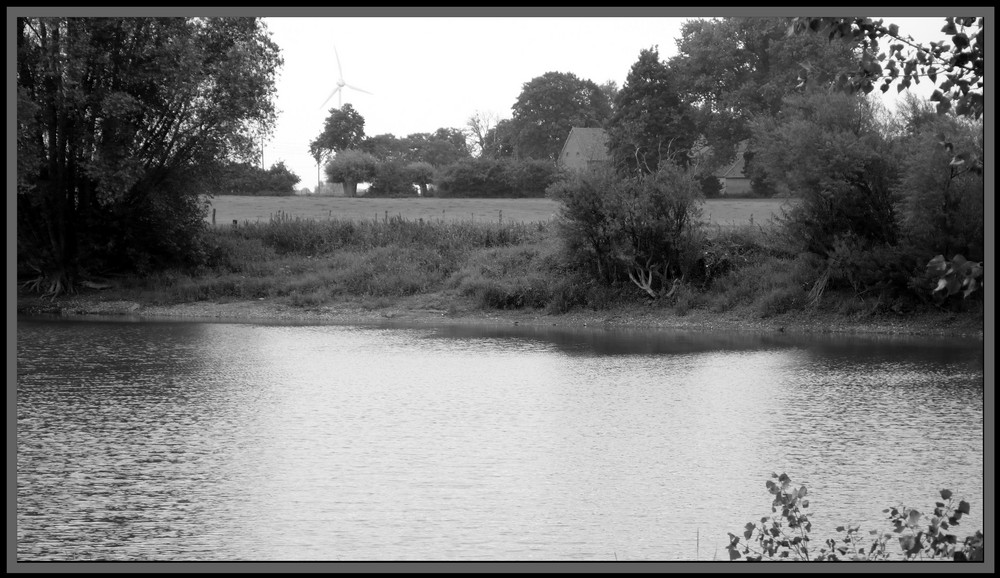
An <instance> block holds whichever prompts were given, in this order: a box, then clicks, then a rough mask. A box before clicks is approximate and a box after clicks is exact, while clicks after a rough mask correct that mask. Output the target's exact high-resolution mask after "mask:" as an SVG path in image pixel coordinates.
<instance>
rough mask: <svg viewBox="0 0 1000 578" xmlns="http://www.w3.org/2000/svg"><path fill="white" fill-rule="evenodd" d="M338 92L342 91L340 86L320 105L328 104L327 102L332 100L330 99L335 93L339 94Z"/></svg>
mask: <svg viewBox="0 0 1000 578" xmlns="http://www.w3.org/2000/svg"><path fill="white" fill-rule="evenodd" d="M338 92H340V87H339V86H338V87H337V88H335V89H333V92H331V93H330V96H328V97H326V100H324V101H323V104H321V105H319V107H320V108H323V107H324V106H326V103H328V102H330V99H331V98H333V95H335V94H337V93H338Z"/></svg>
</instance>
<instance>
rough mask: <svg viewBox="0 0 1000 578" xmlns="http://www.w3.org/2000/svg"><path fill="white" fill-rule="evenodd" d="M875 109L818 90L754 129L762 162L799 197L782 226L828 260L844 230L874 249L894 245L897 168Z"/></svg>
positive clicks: (869, 103)
mask: <svg viewBox="0 0 1000 578" xmlns="http://www.w3.org/2000/svg"><path fill="white" fill-rule="evenodd" d="M873 106H874V103H873V102H872V101H869V100H866V99H863V98H859V97H855V96H850V95H845V94H842V93H825V92H813V93H809V94H805V95H796V96H792V97H789V98H788V99H787V103H786V107H785V109H784V110H783V112H782V113H781V114H780V115H779V116H778V118H776V119H761V120H758V121H757V122H756V123H755V125H754V135H755V137H754V138H755V140H756V141H757V143H758V149H757V153H756V160H757V163H758V164H759V166H760V167H762V169H763V170H764V171H765V172H766V173H767V174H768V175H770V177H771V178H773V179H774V181H775V182H776V183H777V184H778V185H779V186H780V187H781V188H783V189H784V190H786V191H789V192H794V193H795V194H796V195H797V196H799V197H800V199H801V201H800V202H799V203H797V204H796V205H795V206H794V207H793V208H792V209H791V210H790V211H789V212H788V213H787V214H786V216H785V219H784V223H785V225H786V227H787V229H788V231H789V233H790V235H791V237H792V238H793V239H794V240H795V242H797V243H799V244H800V246H801V247H802V249H803V250H806V251H810V252H813V253H816V254H818V255H823V256H826V255H828V254H829V253H830V251H831V250H832V248H833V242H834V240H835V239H836V238H837V236H839V235H843V234H846V233H851V234H852V235H855V236H856V237H857V238H858V239H861V240H863V241H865V242H867V243H872V244H877V243H887V244H894V243H895V242H896V240H897V236H898V232H899V224H898V222H897V216H896V208H895V201H896V196H895V194H894V191H893V188H892V184H893V182H894V181H895V179H896V176H897V172H898V168H897V167H898V164H897V161H896V158H895V156H894V155H895V152H894V150H893V149H892V146H891V142H890V141H889V139H888V138H887V134H886V133H887V131H886V129H885V128H884V127H883V126H881V125H880V124H879V122H878V121H877V120H876V115H875V111H874V109H873Z"/></svg>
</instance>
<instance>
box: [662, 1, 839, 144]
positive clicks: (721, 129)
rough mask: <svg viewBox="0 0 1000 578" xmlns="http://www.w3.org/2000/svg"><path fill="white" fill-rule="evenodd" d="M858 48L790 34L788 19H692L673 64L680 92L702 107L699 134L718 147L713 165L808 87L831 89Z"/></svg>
mask: <svg viewBox="0 0 1000 578" xmlns="http://www.w3.org/2000/svg"><path fill="white" fill-rule="evenodd" d="M854 46H855V45H854V44H852V43H849V42H834V43H830V42H827V41H826V40H825V39H820V38H815V37H810V36H807V35H789V34H788V22H787V20H786V19H784V18H760V17H757V18H750V17H733V18H720V19H710V20H706V19H698V20H689V21H687V22H685V23H684V25H683V26H682V28H681V37H680V38H679V39H678V40H677V55H676V56H674V57H672V58H671V59H670V61H669V64H670V68H671V69H672V70H674V71H675V78H676V80H677V85H678V89H679V90H681V91H683V92H685V93H686V94H687V95H688V96H689V97H690V98H691V99H692V101H693V102H694V103H695V105H696V107H697V109H698V113H699V114H698V116H697V121H698V129H699V131H700V133H701V134H702V135H703V136H704V137H705V139H706V140H707V143H708V144H710V145H711V146H712V152H713V158H712V161H714V163H713V164H718V163H724V162H727V161H728V160H729V159H730V158H731V157H732V155H733V153H734V152H735V151H736V145H737V144H738V143H739V142H740V141H743V140H745V139H748V138H749V137H750V132H751V131H750V124H751V122H752V119H753V118H754V117H756V116H761V115H776V114H778V112H779V111H780V110H781V108H782V105H783V100H782V99H783V98H784V97H785V96H787V95H789V94H790V93H792V92H794V91H796V89H797V88H798V87H799V86H800V85H801V84H802V82H801V81H802V79H801V75H800V73H801V71H803V70H804V69H805V68H809V69H812V70H815V71H816V73H815V74H814V76H813V78H812V79H811V81H812V82H813V83H826V82H829V81H830V80H832V79H833V78H834V76H835V75H836V73H837V71H838V70H839V69H840V68H842V67H844V66H847V65H849V64H851V63H853V62H854V60H855V55H854Z"/></svg>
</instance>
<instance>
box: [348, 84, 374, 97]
mask: <svg viewBox="0 0 1000 578" xmlns="http://www.w3.org/2000/svg"><path fill="white" fill-rule="evenodd" d="M344 86H346V87H347V88H350V89H351V90H356V91H358V92H363V93H365V94H371V95H372V96H375V95H374V94H373V93H371V92H368V91H367V90H365V89H363V88H358V87H356V86H353V85H350V84H345V85H344Z"/></svg>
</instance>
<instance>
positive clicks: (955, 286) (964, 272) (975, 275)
mask: <svg viewBox="0 0 1000 578" xmlns="http://www.w3.org/2000/svg"><path fill="white" fill-rule="evenodd" d="M927 274H928V275H929V276H930V277H931V278H932V279H935V280H936V281H937V283H936V285H935V287H934V290H933V291H932V292H931V293H932V294H933V295H934V296H935V297H937V298H938V299H939V300H941V301H943V300H945V299H947V298H948V297H951V296H952V295H955V294H957V293H959V292H961V293H962V297H965V298H967V297H969V295H972V294H973V293H975V292H976V290H977V289H980V288H981V287H982V286H983V263H982V261H980V262H978V263H977V262H975V261H968V260H966V258H965V257H963V256H962V255H955V256H954V257H952V259H951V261H946V260H945V258H944V255H938V256H937V257H934V258H933V259H931V260H930V262H928V263H927Z"/></svg>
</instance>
